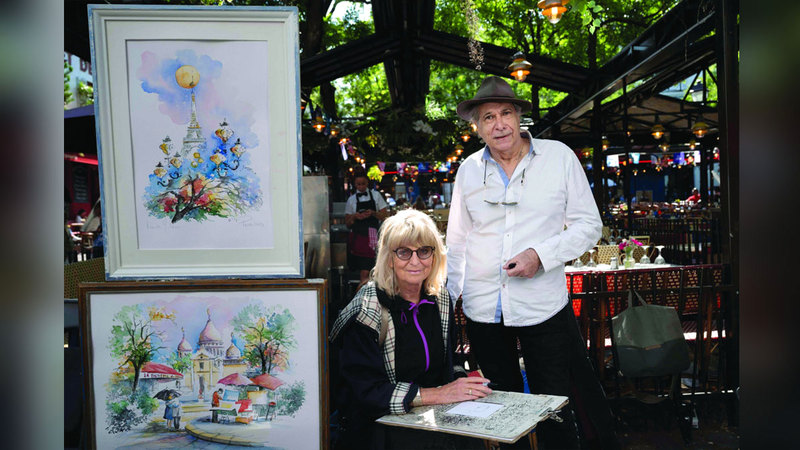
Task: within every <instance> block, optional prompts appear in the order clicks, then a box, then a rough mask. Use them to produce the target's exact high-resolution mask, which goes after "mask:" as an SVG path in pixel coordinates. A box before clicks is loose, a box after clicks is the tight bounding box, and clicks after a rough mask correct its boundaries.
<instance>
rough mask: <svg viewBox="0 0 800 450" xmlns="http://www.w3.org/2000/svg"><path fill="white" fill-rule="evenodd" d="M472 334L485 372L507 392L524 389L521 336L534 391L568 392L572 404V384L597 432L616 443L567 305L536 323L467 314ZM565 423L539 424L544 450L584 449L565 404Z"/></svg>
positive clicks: (600, 391) (472, 345)
mask: <svg viewBox="0 0 800 450" xmlns="http://www.w3.org/2000/svg"><path fill="white" fill-rule="evenodd" d="M467 337H468V338H469V341H470V349H471V351H472V352H474V353H475V358H476V360H477V362H478V367H479V368H480V369H481V371H482V372H483V376H484V377H486V378H488V379H489V380H491V381H492V382H493V383H496V384H497V385H498V388H497V389H499V390H503V391H514V392H522V391H523V388H524V386H523V381H522V375H521V373H520V367H519V353H518V351H517V339H519V342H520V347H521V350H522V357H523V360H524V361H525V372H526V376H527V380H528V386H529V387H530V391H531V393H534V394H550V395H563V396H566V397H571V398H570V404H572V403H573V400H574V398H573V396H571V394H572V393H573V391H571V387H573V386H574V388H575V392H577V394H578V395H580V397H581V402H580V403H581V404H582V405H583V406H584V407H585V409H586V411H585V412H586V414H587V416H588V417H589V418H590V420H591V422H592V425H593V426H594V428H595V431H596V432H597V433H599V434H601V435H603V436H602V437H601V439H602V440H604V441H609V442H611V443H612V445H611V447H616V445H613V443H614V442H615V441H616V438H615V435H614V419H613V416H612V415H611V410H610V409H609V407H608V403H607V401H606V398H605V393H604V392H603V389H602V387H601V386H600V384H599V382H598V380H597V377H596V375H595V373H594V370H593V369H592V366H591V363H590V361H589V359H588V357H587V354H586V344H585V342H586V341H584V340H583V338H582V337H581V335H580V331H579V330H578V323H577V321H576V320H575V315H574V314H573V312H572V304H571V302H568V303H567V305H566V306H565V307H564V308H563V309H562V310H561V311H559V312H558V313H556V315H554V316H553V317H551V318H550V319H548V320H546V321H544V322H542V323H540V324H537V325H531V326H525V327H509V326H505V325H504V324H503V322H502V320H501V322H500V323H491V324H486V323H479V322H474V321H472V320H470V319H469V318H467ZM559 416H560V417H561V418H562V419H563V422H556V421H555V420H546V421H544V422H542V423H540V424H539V426H538V427H537V432H536V434H537V437H538V439H539V442H540V443H541V444H542V446H543V447H544V448H545V449H565V448H574V449H577V448H580V445H579V443H578V435H577V429H576V426H575V418H574V414H573V412H572V408H564V409H563V410H562V412H561V413H559Z"/></svg>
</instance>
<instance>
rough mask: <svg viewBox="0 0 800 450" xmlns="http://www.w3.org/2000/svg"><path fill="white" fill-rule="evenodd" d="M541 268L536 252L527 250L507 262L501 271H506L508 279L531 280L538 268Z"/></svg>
mask: <svg viewBox="0 0 800 450" xmlns="http://www.w3.org/2000/svg"><path fill="white" fill-rule="evenodd" d="M540 267H542V263H541V261H539V254H537V253H536V250H534V249H532V248H529V249H526V250H525V251H523V252H522V253H520V254H518V255H517V256H515V257H513V258H511V259H509V260H508V262H507V263H506V265H504V266H503V270H505V271H507V273H508V276H510V277H525V278H533V276H534V275H536V272H538V271H539V268H540Z"/></svg>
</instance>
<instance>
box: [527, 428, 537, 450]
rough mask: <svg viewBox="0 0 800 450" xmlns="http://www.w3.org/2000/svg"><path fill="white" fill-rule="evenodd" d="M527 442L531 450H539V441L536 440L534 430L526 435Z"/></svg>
mask: <svg viewBox="0 0 800 450" xmlns="http://www.w3.org/2000/svg"><path fill="white" fill-rule="evenodd" d="M528 441H529V442H530V444H531V450H539V440H538V439H536V430H534V431H531V432H530V433H528Z"/></svg>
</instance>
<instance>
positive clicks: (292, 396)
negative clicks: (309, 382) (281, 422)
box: [278, 380, 306, 417]
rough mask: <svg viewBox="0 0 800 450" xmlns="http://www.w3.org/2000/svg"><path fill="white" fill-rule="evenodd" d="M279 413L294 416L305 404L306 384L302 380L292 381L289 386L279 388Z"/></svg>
mask: <svg viewBox="0 0 800 450" xmlns="http://www.w3.org/2000/svg"><path fill="white" fill-rule="evenodd" d="M278 392H279V394H280V397H279V400H278V414H280V415H284V416H292V417H294V415H295V413H296V412H297V411H298V410H299V409H300V407H301V406H303V402H304V401H305V400H306V385H305V383H304V382H303V381H302V380H300V381H296V382H294V383H292V384H291V385H290V386H289V387H288V388H282V389H280V390H278Z"/></svg>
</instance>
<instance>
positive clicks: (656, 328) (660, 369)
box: [611, 290, 690, 377]
mask: <svg viewBox="0 0 800 450" xmlns="http://www.w3.org/2000/svg"><path fill="white" fill-rule="evenodd" d="M634 294H636V297H637V298H638V299H639V302H640V303H641V306H633V295H634ZM611 330H612V333H613V337H614V347H615V349H616V352H617V361H618V362H619V371H620V372H621V373H622V375H624V376H626V377H648V376H659V375H673V374H677V373H680V372H682V371H684V370H686V369H687V368H688V367H689V362H690V361H689V346H688V345H687V344H686V340H685V339H684V337H683V329H682V328H681V323H680V320H679V319H678V313H677V311H675V308H673V307H670V306H661V305H650V304H648V303H647V302H645V301H644V299H643V298H642V296H641V295H639V293H638V292H635V291H633V290H631V291H630V292H629V293H628V308H627V309H625V310H624V311H622V312H621V313H619V314H617V315H616V316H614V317H612V318H611Z"/></svg>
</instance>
